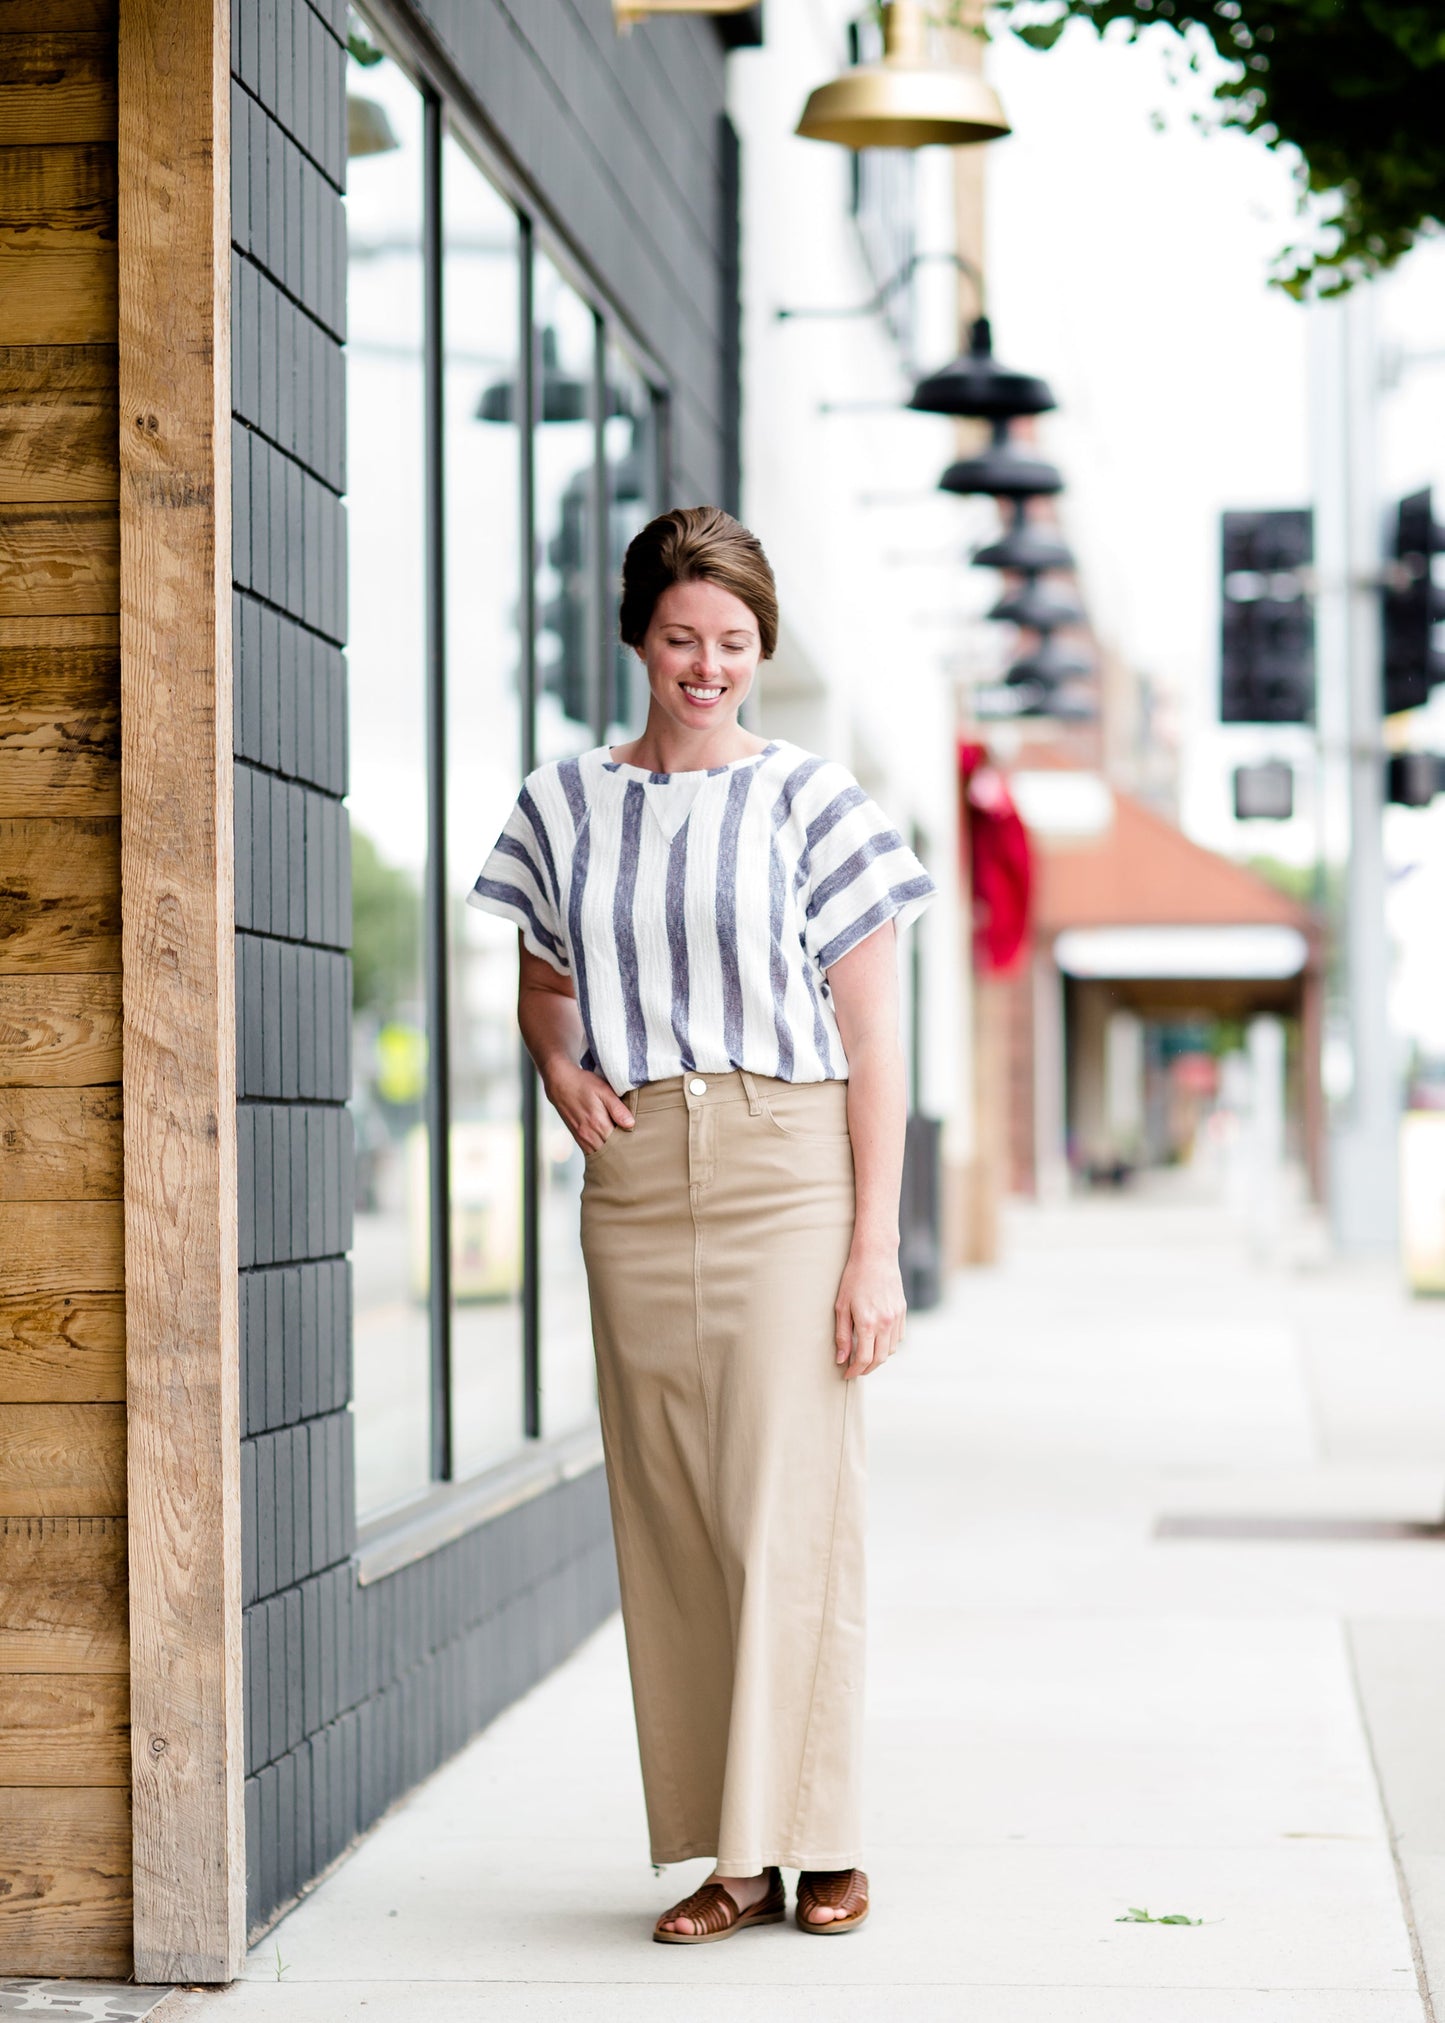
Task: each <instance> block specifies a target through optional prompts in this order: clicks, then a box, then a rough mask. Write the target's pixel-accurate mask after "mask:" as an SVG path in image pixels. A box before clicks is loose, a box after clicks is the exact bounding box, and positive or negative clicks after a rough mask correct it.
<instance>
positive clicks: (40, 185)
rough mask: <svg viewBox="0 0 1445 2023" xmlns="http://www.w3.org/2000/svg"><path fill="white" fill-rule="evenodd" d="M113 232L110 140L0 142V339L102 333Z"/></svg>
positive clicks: (65, 339) (109, 298) (112, 320)
mask: <svg viewBox="0 0 1445 2023" xmlns="http://www.w3.org/2000/svg"><path fill="white" fill-rule="evenodd" d="M0 63H3V58H0ZM0 133H5V129H4V128H3V127H0ZM6 138H9V135H8V134H6ZM115 235H116V193H115V149H114V147H113V146H110V145H109V144H106V145H100V144H96V143H88V144H74V145H70V146H59V147H0V343H4V344H11V345H44V344H83V343H97V344H99V343H105V342H106V341H107V340H112V339H113V338H114V335H115V324H116V279H117V263H116V236H115ZM55 363H56V366H57V367H58V366H59V364H60V361H59V360H56V361H55ZM114 461H115V442H114V437H113V436H112V439H111V451H110V462H111V464H112V465H113V464H114ZM9 496H11V497H17V498H39V497H45V496H49V495H48V494H44V493H34V492H30V493H26V492H18V493H11V494H9ZM61 496H90V495H89V494H81V495H73V494H62V495H61Z"/></svg>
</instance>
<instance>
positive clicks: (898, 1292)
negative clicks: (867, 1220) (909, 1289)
mask: <svg viewBox="0 0 1445 2023" xmlns="http://www.w3.org/2000/svg"><path fill="white" fill-rule="evenodd" d="M907 1311H908V1308H907V1302H906V1301H905V1300H904V1297H903V1275H902V1273H901V1272H900V1271H899V1269H898V1253H897V1250H896V1248H895V1249H894V1250H893V1251H892V1252H891V1253H890V1252H888V1251H887V1250H877V1251H871V1252H870V1251H867V1250H859V1249H857V1248H856V1247H855V1248H854V1249H853V1250H852V1251H850V1252H849V1255H848V1262H847V1264H846V1265H845V1266H844V1267H843V1277H842V1281H841V1283H840V1284H839V1287H838V1297H837V1299H836V1300H834V1302H833V1320H834V1326H833V1346H834V1351H835V1355H836V1359H837V1362H838V1367H839V1368H840V1370H841V1371H842V1373H843V1375H844V1376H845V1377H866V1376H867V1374H868V1372H869V1371H870V1370H876V1369H877V1368H878V1367H879V1365H880V1364H881V1363H886V1362H887V1361H888V1358H889V1357H890V1356H891V1355H892V1354H893V1351H894V1350H895V1349H896V1348H897V1347H898V1345H899V1343H900V1342H901V1341H902V1340H903V1321H904V1317H905V1315H906V1313H907Z"/></svg>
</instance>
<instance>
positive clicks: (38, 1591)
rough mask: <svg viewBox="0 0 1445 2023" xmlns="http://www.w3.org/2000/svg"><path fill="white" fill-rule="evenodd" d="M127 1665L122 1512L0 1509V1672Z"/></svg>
mask: <svg viewBox="0 0 1445 2023" xmlns="http://www.w3.org/2000/svg"><path fill="white" fill-rule="evenodd" d="M129 1669H130V1637H129V1632H128V1627H127V1598H126V1526H125V1520H124V1519H123V1518H119V1517H0V1673H17V1672H94V1673H104V1674H107V1675H115V1674H117V1673H118V1674H121V1675H122V1676H125V1675H127V1674H128V1673H129Z"/></svg>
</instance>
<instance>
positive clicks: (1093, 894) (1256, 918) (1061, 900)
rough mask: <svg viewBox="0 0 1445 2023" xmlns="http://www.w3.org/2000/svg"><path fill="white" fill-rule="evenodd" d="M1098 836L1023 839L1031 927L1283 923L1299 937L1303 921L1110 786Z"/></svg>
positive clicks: (1302, 912) (1257, 883)
mask: <svg viewBox="0 0 1445 2023" xmlns="http://www.w3.org/2000/svg"><path fill="white" fill-rule="evenodd" d="M1111 791H1112V792H1113V795H1114V820H1113V822H1112V824H1111V825H1110V827H1109V829H1108V830H1107V831H1106V832H1105V834H1103V835H1102V836H1099V837H1096V838H1090V839H1085V840H1081V841H1078V842H1073V841H1070V842H1068V843H1065V842H1062V841H1058V840H1049V839H1046V838H1044V837H1041V836H1038V835H1034V834H1031V835H1030V839H1029V840H1030V842H1031V844H1032V846H1033V851H1034V869H1035V884H1034V927H1035V932H1036V933H1040V934H1057V933H1058V932H1059V931H1060V930H1061V929H1062V928H1066V927H1133V926H1150V927H1165V926H1168V927H1193V926H1211V927H1213V926H1220V927H1223V926H1228V927H1237V926H1243V925H1251V926H1252V925H1255V924H1256V923H1262V924H1265V925H1271V926H1272V925H1277V924H1283V925H1287V926H1290V927H1298V928H1301V929H1302V930H1304V931H1305V932H1307V933H1308V932H1309V931H1310V930H1311V929H1312V927H1313V926H1314V919H1313V915H1312V914H1311V913H1310V911H1309V909H1308V908H1307V907H1304V906H1299V905H1296V904H1295V902H1294V901H1293V900H1292V899H1288V898H1286V897H1285V895H1284V894H1283V893H1282V892H1279V891H1277V890H1276V889H1275V887H1274V886H1273V885H1270V884H1267V883H1266V881H1265V880H1264V879H1263V878H1260V877H1258V876H1256V874H1255V873H1254V872H1253V871H1246V870H1245V869H1244V867H1243V866H1242V865H1240V864H1232V863H1231V862H1230V860H1229V859H1228V858H1227V857H1221V856H1219V855H1218V854H1217V853H1216V852H1215V851H1213V850H1206V849H1205V848H1204V847H1203V846H1202V845H1201V844H1199V843H1191V842H1190V840H1189V838H1188V837H1187V836H1186V835H1185V834H1184V833H1183V831H1182V830H1180V829H1176V828H1175V826H1174V824H1173V823H1172V822H1168V821H1166V820H1165V819H1164V817H1163V816H1162V815H1156V814H1155V813H1154V812H1153V811H1152V810H1151V809H1149V808H1146V807H1145V806H1144V805H1143V803H1142V802H1140V801H1136V800H1134V799H1133V798H1132V797H1131V796H1130V795H1128V794H1121V793H1120V792H1119V791H1118V790H1117V789H1112V790H1111Z"/></svg>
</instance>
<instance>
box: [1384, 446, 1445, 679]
mask: <svg viewBox="0 0 1445 2023" xmlns="http://www.w3.org/2000/svg"><path fill="white" fill-rule="evenodd" d="M1441 553H1445V527H1441V526H1437V525H1436V522H1435V516H1434V508H1433V505H1432V502H1431V497H1430V488H1429V486H1428V485H1427V486H1426V488H1425V490H1424V491H1423V492H1412V493H1411V495H1410V497H1409V498H1408V499H1401V501H1400V503H1399V506H1398V507H1397V508H1396V511H1395V529H1394V537H1393V539H1392V541H1391V544H1390V562H1391V564H1392V565H1393V566H1392V567H1390V568H1389V569H1388V570H1387V573H1386V580H1385V586H1384V590H1383V592H1382V598H1383V603H1382V612H1381V616H1382V621H1383V629H1384V663H1385V684H1384V711H1385V715H1386V716H1395V715H1397V714H1398V712H1399V711H1401V710H1405V709H1419V708H1420V706H1421V704H1422V703H1425V702H1427V701H1428V700H1429V697H1430V691H1431V689H1432V688H1434V687H1435V686H1436V684H1437V683H1438V682H1441V681H1445V653H1441V652H1439V651H1438V650H1437V648H1436V646H1435V637H1434V635H1435V627H1436V626H1437V625H1438V624H1439V623H1440V621H1441V619H1442V618H1445V589H1442V588H1441V587H1440V585H1439V584H1437V583H1436V582H1435V581H1434V578H1433V576H1432V575H1431V569H1430V563H1431V558H1432V557H1433V556H1435V555H1439V554H1441Z"/></svg>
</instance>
